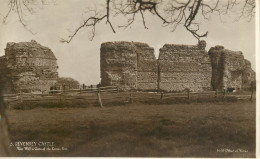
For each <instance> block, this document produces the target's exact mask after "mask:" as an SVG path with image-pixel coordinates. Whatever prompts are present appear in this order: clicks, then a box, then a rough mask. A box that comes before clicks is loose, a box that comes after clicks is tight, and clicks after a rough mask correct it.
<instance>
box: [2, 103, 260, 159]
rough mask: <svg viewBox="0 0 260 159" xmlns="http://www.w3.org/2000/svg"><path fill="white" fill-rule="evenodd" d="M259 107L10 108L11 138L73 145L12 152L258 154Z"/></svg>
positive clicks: (165, 154) (170, 155) (36, 153)
mask: <svg viewBox="0 0 260 159" xmlns="http://www.w3.org/2000/svg"><path fill="white" fill-rule="evenodd" d="M70 104H73V102H72V103H70ZM74 104H77V103H74ZM81 104H82V103H81ZM255 108H256V107H255V102H250V101H242V102H238V101H237V102H213V103H190V104H185V103H181V104H155V105H153V104H143V103H134V104H127V105H117V106H107V107H103V108H100V107H94V106H92V107H84V108H83V107H77V105H73V106H71V107H61V108H57V107H55V108H43V107H36V108H34V109H23V110H17V109H12V108H9V109H8V110H7V115H8V117H9V118H8V119H9V123H10V133H11V136H12V138H11V141H12V142H18V141H35V142H38V141H51V142H54V144H55V146H56V147H66V148H68V150H64V151H17V150H16V149H15V148H14V147H11V149H12V150H13V152H12V154H13V156H96V157H102V156H107V157H109V156H120V157H255V139H256V137H255V136H256V133H255V131H256V130H255V119H256V116H255ZM232 150H234V152H230V151H232ZM236 150H238V151H243V152H235V151H236ZM222 151H224V152H222ZM227 151H229V152H227Z"/></svg>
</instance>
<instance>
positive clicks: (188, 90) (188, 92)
mask: <svg viewBox="0 0 260 159" xmlns="http://www.w3.org/2000/svg"><path fill="white" fill-rule="evenodd" d="M187 94H188V100H190V89H187Z"/></svg>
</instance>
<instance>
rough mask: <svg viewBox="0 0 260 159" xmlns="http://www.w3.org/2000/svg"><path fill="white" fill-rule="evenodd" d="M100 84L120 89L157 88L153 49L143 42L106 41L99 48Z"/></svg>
mask: <svg viewBox="0 0 260 159" xmlns="http://www.w3.org/2000/svg"><path fill="white" fill-rule="evenodd" d="M100 52H101V54H100V65H101V84H102V85H103V86H108V85H115V86H120V88H121V89H124V90H127V89H140V90H156V89H157V62H156V58H155V55H154V49H153V48H151V47H149V46H148V45H147V44H144V43H137V42H107V43H103V44H102V45H101V49H100Z"/></svg>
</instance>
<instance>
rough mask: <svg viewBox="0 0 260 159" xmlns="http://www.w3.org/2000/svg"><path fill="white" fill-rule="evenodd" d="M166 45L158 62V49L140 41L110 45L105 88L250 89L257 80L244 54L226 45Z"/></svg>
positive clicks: (105, 53) (103, 54)
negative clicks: (210, 46) (208, 48)
mask: <svg viewBox="0 0 260 159" xmlns="http://www.w3.org/2000/svg"><path fill="white" fill-rule="evenodd" d="M205 47H206V42H205V41H199V43H198V44H197V45H175V44H165V45H164V46H163V47H162V48H161V49H160V53H159V58H158V60H156V58H155V55H154V49H153V48H152V47H149V46H148V45H147V44H144V43H138V42H125V41H121V42H106V43H102V45H101V50H100V65H101V85H102V86H110V85H114V86H120V88H121V89H123V90H128V89H137V90H163V91H168V92H180V91H183V90H185V89H189V90H191V91H205V90H217V89H218V90H223V89H228V88H234V89H248V88H250V85H251V83H252V81H254V80H255V72H254V71H253V70H252V68H251V63H250V62H249V61H248V60H245V59H244V56H243V54H242V52H235V51H231V50H227V49H224V47H223V46H216V47H212V48H211V49H210V50H209V52H207V51H206V50H205Z"/></svg>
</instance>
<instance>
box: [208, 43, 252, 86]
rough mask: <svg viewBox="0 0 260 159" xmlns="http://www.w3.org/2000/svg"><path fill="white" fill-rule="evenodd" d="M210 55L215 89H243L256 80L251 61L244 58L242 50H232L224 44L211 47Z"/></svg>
mask: <svg viewBox="0 0 260 159" xmlns="http://www.w3.org/2000/svg"><path fill="white" fill-rule="evenodd" d="M209 56H210V59H211V64H212V86H213V89H214V90H216V89H218V90H223V89H227V88H234V89H237V90H239V89H242V88H243V87H250V84H251V82H252V81H253V80H254V78H255V76H254V71H253V70H252V69H251V63H250V62H249V61H247V60H245V59H244V56H243V53H242V52H241V51H231V50H227V49H224V47H223V46H215V47H212V48H210V50H209Z"/></svg>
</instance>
